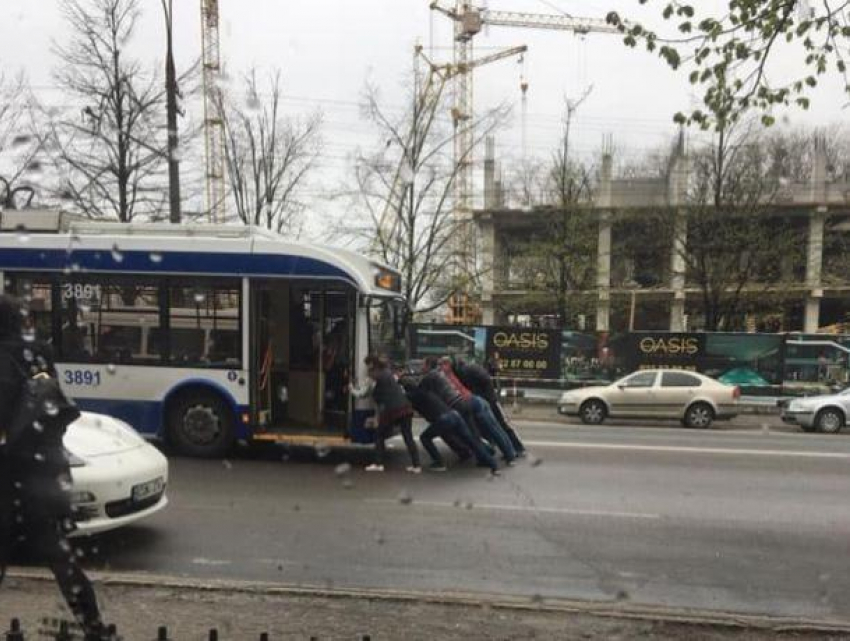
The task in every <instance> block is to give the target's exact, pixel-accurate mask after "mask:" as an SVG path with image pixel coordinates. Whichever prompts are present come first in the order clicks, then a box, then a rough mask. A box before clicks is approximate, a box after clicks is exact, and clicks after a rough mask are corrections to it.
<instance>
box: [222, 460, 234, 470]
mask: <svg viewBox="0 0 850 641" xmlns="http://www.w3.org/2000/svg"><path fill="white" fill-rule="evenodd" d="M221 464H222V465H224V469H226V470H227V471H228V472H229V471H230V470H232V469H233V463H231V462H230V461H228V460H227V459H224V460H223V461H222V462H221Z"/></svg>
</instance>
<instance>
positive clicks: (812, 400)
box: [781, 389, 850, 434]
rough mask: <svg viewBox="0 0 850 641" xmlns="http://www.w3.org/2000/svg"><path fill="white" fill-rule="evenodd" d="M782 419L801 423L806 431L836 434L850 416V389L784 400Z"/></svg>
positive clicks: (796, 423) (787, 421)
mask: <svg viewBox="0 0 850 641" xmlns="http://www.w3.org/2000/svg"><path fill="white" fill-rule="evenodd" d="M781 406H782V420H783V421H784V422H785V423H789V424H791V425H799V426H800V428H801V429H802V430H803V431H804V432H816V431H817V432H823V433H825V434H836V433H837V432H840V431H841V428H842V427H844V426H845V425H847V417H848V416H850V389H846V390H844V391H843V392H839V393H838V394H825V395H823V396H810V397H808V398H795V399H793V400H791V401H782V402H781Z"/></svg>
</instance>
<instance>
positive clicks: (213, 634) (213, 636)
mask: <svg viewBox="0 0 850 641" xmlns="http://www.w3.org/2000/svg"><path fill="white" fill-rule="evenodd" d="M209 641H218V630H216V629H215V628H213V629H212V630H210V639H209Z"/></svg>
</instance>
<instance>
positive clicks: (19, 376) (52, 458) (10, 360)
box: [0, 341, 72, 534]
mask: <svg viewBox="0 0 850 641" xmlns="http://www.w3.org/2000/svg"><path fill="white" fill-rule="evenodd" d="M40 372H43V373H46V374H49V375H50V376H52V377H55V376H56V369H55V367H54V365H53V360H52V357H51V354H50V350H49V348H47V347H46V346H44V345H38V344H34V343H23V342H22V341H7V342H0V399H2V403H0V425H2V426H3V428H4V430H5V428H6V426H9V425H10V424H11V421H13V419H14V416H15V413H16V411H17V408H18V404H19V402H20V400H21V398H22V391H23V386H24V385H25V384H26V382H27V379H28V378H29V377H30V376H32V375H34V374H38V373H40ZM66 428H67V421H65V420H58V419H56V418H54V417H51V416H50V415H49V413H48V412H45V415H44V416H43V417H42V418H41V420H39V421H38V425H37V426H34V427H32V429H30V430H28V432H27V436H26V438H25V439H22V441H21V442H20V443H19V444H14V443H7V444H6V445H4V446H3V452H2V455H0V456H2V459H3V460H2V464H3V465H2V467H3V470H4V471H3V474H2V478H0V484H1V485H2V489H0V495H3V496H2V498H0V501H5V502H7V504H8V502H9V501H11V502H12V503H13V506H14V510H13V512H14V516H15V518H14V522H15V530H19V529H22V530H23V532H24V533H25V534H27V532H28V531H31V530H33V529H43V528H45V527H48V524H49V526H50V527H55V523H56V522H60V523H63V524H64V525H65V527H66V529H68V530H70V529H71V527H70V522H71V516H72V512H71V502H70V496H69V493H68V483H69V482H70V465H69V462H68V458H67V455H66V453H65V447H64V445H63V442H62V441H63V438H64V436H65V431H66ZM7 534H8V533H7Z"/></svg>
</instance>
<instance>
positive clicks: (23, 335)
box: [21, 327, 35, 343]
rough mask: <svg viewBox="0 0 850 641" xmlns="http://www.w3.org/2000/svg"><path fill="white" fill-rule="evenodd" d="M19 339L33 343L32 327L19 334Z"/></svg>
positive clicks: (33, 333)
mask: <svg viewBox="0 0 850 641" xmlns="http://www.w3.org/2000/svg"><path fill="white" fill-rule="evenodd" d="M21 338H23V339H24V341H26V342H27V343H32V342H34V341H35V330H34V329H33V328H32V327H27V328H25V329H24V330H23V331H22V332H21Z"/></svg>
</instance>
